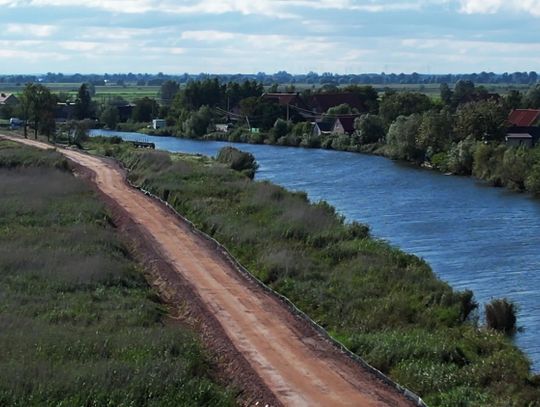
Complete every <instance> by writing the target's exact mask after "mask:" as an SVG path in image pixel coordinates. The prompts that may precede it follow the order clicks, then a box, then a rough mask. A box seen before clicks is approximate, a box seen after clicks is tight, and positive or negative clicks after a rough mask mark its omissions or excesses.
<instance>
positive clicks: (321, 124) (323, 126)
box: [315, 120, 335, 133]
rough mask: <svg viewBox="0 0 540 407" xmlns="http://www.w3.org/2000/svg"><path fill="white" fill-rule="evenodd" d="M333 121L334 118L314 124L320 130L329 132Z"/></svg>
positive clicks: (332, 126) (332, 127)
mask: <svg viewBox="0 0 540 407" xmlns="http://www.w3.org/2000/svg"><path fill="white" fill-rule="evenodd" d="M334 123H335V121H334V120H332V121H321V122H315V126H317V127H318V128H319V130H320V131H321V132H327V133H330V132H331V131H332V130H333V129H334Z"/></svg>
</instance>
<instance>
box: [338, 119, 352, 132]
mask: <svg viewBox="0 0 540 407" xmlns="http://www.w3.org/2000/svg"><path fill="white" fill-rule="evenodd" d="M354 119H355V118H354V117H338V120H339V121H340V122H341V125H342V126H343V130H345V131H346V132H347V133H349V134H352V133H354Z"/></svg>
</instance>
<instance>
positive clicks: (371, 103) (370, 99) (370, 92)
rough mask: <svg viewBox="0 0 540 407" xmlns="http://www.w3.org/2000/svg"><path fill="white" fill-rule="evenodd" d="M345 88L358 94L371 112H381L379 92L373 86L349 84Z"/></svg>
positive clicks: (346, 90)
mask: <svg viewBox="0 0 540 407" xmlns="http://www.w3.org/2000/svg"><path fill="white" fill-rule="evenodd" d="M343 90H344V91H345V92H350V93H355V94H357V95H358V96H359V97H360V100H361V101H362V103H363V104H364V105H365V106H366V107H367V110H368V112H369V113H373V114H377V113H378V112H379V92H377V90H376V89H375V88H374V87H373V86H358V85H349V86H346V87H345V88H344V89H343Z"/></svg>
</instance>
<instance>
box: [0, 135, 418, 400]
mask: <svg viewBox="0 0 540 407" xmlns="http://www.w3.org/2000/svg"><path fill="white" fill-rule="evenodd" d="M6 138H9V139H11V140H13V141H17V142H23V143H25V144H28V145H32V146H34V147H38V148H51V146H49V145H47V144H45V143H41V142H35V141H32V140H26V139H18V138H12V137H6ZM58 150H59V151H60V152H61V153H62V154H64V155H65V156H66V157H67V158H69V159H70V160H72V161H73V162H75V163H76V164H78V165H80V166H83V167H85V168H87V169H88V170H90V171H92V172H93V173H94V174H95V176H94V177H93V182H94V183H95V184H96V186H97V188H98V189H99V190H101V192H102V193H103V194H105V195H106V196H108V197H109V198H110V199H112V200H114V201H115V203H116V204H118V205H119V206H120V207H121V208H122V209H123V210H124V211H125V213H127V214H128V215H129V216H130V218H131V219H132V220H133V221H134V222H135V223H136V224H137V225H138V227H139V228H141V230H142V231H143V232H144V235H146V236H149V237H151V238H152V239H153V246H154V247H155V248H156V249H157V251H158V252H159V253H160V255H161V256H162V257H163V259H164V260H165V261H166V262H167V263H169V264H170V265H171V266H172V268H173V269H174V270H175V271H176V272H177V273H179V274H181V276H182V277H183V278H184V279H185V280H186V281H188V282H189V284H190V285H191V287H192V288H193V289H194V290H195V291H196V293H197V294H198V296H199V297H200V298H201V299H202V301H203V302H204V305H205V306H206V308H207V309H208V310H209V311H210V312H211V313H212V314H213V317H214V318H215V319H216V320H217V321H218V322H219V324H220V325H221V327H222V328H223V330H224V332H225V333H226V335H227V336H228V338H229V339H230V341H231V342H232V343H233V344H234V346H235V347H236V349H237V350H238V351H239V352H240V354H241V355H242V356H243V357H244V358H245V359H246V360H247V362H248V363H249V364H250V365H251V367H252V368H253V369H254V371H255V372H256V373H257V375H258V376H259V377H260V378H261V379H262V381H263V382H264V383H265V385H266V386H267V387H268V389H270V391H271V392H272V393H273V394H274V395H275V396H276V398H277V399H278V400H279V402H281V403H282V404H283V405H286V406H294V407H296V406H412V405H414V403H413V402H411V401H409V400H408V399H406V398H405V397H404V396H403V395H402V394H400V393H399V392H398V391H397V390H395V389H393V388H392V387H390V386H389V385H387V384H386V383H384V382H382V381H381V380H379V379H378V378H376V377H375V376H374V375H373V374H372V373H371V372H368V371H367V370H365V369H362V368H361V367H360V366H359V365H357V364H355V363H353V362H352V361H350V360H349V359H348V358H347V357H346V356H345V355H343V354H342V353H340V352H339V351H337V349H335V348H334V347H333V346H332V345H331V344H330V343H329V342H328V341H326V340H324V339H323V338H322V336H320V335H319V334H318V333H316V332H315V331H314V330H313V329H312V328H311V327H308V326H307V324H306V323H305V322H304V321H300V320H299V319H298V318H295V317H294V316H293V315H292V314H291V312H290V311H289V310H288V309H287V308H286V307H285V306H284V304H283V303H281V302H280V301H279V300H277V299H276V298H275V297H273V296H271V295H270V294H268V293H266V292H265V291H263V290H262V289H261V288H260V287H257V286H256V285H255V284H253V283H251V282H249V281H248V280H246V279H245V278H244V277H242V276H240V275H239V274H238V272H237V271H236V270H235V269H234V267H233V266H232V265H231V264H230V263H229V262H227V261H226V260H225V259H224V258H223V256H221V255H220V254H219V253H218V252H217V251H216V250H214V249H212V248H210V247H209V245H208V243H207V242H205V241H203V239H202V238H200V237H199V236H197V235H195V234H194V233H193V232H191V231H190V229H189V228H188V227H187V226H186V224H185V223H184V222H183V221H182V220H181V219H179V218H178V217H177V216H176V215H174V214H173V213H172V212H171V211H170V210H169V209H168V208H166V207H165V206H164V205H162V204H161V203H159V202H158V201H156V200H154V199H152V198H150V197H148V196H145V195H144V194H142V193H141V192H140V191H138V190H136V189H134V188H132V187H130V186H129V185H128V184H127V183H126V181H125V176H124V173H123V171H122V170H121V169H120V168H119V167H118V166H117V165H115V164H113V163H112V162H109V161H107V160H104V159H102V158H99V157H95V156H89V155H87V154H84V153H81V152H78V151H73V150H67V149H58ZM162 284H167V282H163V283H162ZM171 289H174V287H167V290H171Z"/></svg>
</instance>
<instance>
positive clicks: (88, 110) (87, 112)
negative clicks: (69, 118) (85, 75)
mask: <svg viewBox="0 0 540 407" xmlns="http://www.w3.org/2000/svg"><path fill="white" fill-rule="evenodd" d="M93 110H94V109H93V106H92V95H91V93H90V90H89V89H88V85H87V84H86V83H83V84H82V85H81V87H80V88H79V91H78V92H77V99H76V100H75V118H76V119H77V120H84V119H89V118H91V117H92V115H93V113H94V111H93Z"/></svg>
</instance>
